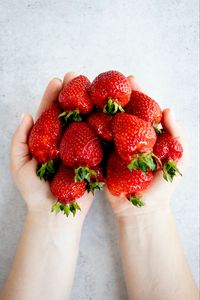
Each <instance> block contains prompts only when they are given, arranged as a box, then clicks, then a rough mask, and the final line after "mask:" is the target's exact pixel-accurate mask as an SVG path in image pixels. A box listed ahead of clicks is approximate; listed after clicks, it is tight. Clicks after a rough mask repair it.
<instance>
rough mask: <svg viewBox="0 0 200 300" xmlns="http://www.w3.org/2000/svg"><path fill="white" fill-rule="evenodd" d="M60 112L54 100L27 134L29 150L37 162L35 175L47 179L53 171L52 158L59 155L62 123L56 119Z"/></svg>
mask: <svg viewBox="0 0 200 300" xmlns="http://www.w3.org/2000/svg"><path fill="white" fill-rule="evenodd" d="M60 112H61V110H60V108H59V106H58V103H57V102H54V103H53V104H52V105H51V106H50V107H49V108H48V109H47V110H46V111H44V112H43V113H42V115H41V116H40V118H39V119H38V120H37V121H36V123H35V125H34V126H33V128H32V130H31V132H30V135H29V139H28V146H29V151H30V153H31V154H32V155H33V156H34V157H35V158H36V159H37V161H38V163H39V165H38V169H37V175H38V176H39V177H40V178H44V179H47V178H48V177H49V176H50V175H51V174H52V173H54V163H53V160H55V159H57V158H58V157H59V143H60V140H61V134H62V123H61V121H60V120H59V119H58V116H59V114H60Z"/></svg>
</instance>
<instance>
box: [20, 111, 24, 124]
mask: <svg viewBox="0 0 200 300" xmlns="http://www.w3.org/2000/svg"><path fill="white" fill-rule="evenodd" d="M24 116H25V113H23V114H22V115H21V117H20V124H21V123H22V122H23V120H24Z"/></svg>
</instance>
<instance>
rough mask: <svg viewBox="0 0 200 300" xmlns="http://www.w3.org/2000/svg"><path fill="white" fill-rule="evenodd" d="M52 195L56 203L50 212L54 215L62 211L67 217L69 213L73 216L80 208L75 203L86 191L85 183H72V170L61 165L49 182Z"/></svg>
mask: <svg viewBox="0 0 200 300" xmlns="http://www.w3.org/2000/svg"><path fill="white" fill-rule="evenodd" d="M50 189H51V192H52V194H53V195H54V196H55V197H56V198H57V200H58V201H57V202H56V203H55V204H54V205H53V206H52V211H55V212H56V213H58V212H60V211H63V213H64V214H65V215H66V216H68V215H69V213H70V212H71V213H73V215H75V213H76V210H77V209H78V210H80V207H79V206H78V204H77V203H76V202H75V200H76V199H78V198H80V197H81V196H83V194H84V193H85V191H86V184H85V182H74V170H73V169H72V168H69V167H67V166H65V165H64V164H62V165H61V166H60V168H59V170H58V172H57V173H56V175H55V176H54V178H53V179H52V181H51V182H50Z"/></svg>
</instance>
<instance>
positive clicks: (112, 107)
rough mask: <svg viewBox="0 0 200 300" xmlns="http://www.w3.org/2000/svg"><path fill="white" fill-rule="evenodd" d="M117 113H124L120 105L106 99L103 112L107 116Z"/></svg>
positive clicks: (110, 99)
mask: <svg viewBox="0 0 200 300" xmlns="http://www.w3.org/2000/svg"><path fill="white" fill-rule="evenodd" d="M118 111H120V112H124V109H123V108H122V106H121V105H119V104H118V103H117V102H115V100H114V99H112V98H108V102H107V103H106V105H105V106H104V108H103V112H104V113H106V114H109V115H115V114H116V113H117V112H118Z"/></svg>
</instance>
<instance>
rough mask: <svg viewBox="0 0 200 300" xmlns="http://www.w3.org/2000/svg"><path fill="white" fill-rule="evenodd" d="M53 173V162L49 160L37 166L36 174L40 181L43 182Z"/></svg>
mask: <svg viewBox="0 0 200 300" xmlns="http://www.w3.org/2000/svg"><path fill="white" fill-rule="evenodd" d="M54 173H55V167H54V161H53V160H49V161H48V162H46V163H44V164H39V165H38V166H37V169H36V174H37V176H38V177H39V178H40V179H44V180H45V181H46V180H47V179H49V178H51V176H52V175H53V174H54Z"/></svg>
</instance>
